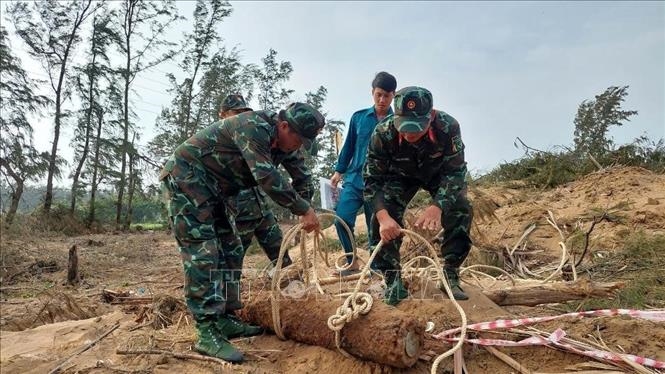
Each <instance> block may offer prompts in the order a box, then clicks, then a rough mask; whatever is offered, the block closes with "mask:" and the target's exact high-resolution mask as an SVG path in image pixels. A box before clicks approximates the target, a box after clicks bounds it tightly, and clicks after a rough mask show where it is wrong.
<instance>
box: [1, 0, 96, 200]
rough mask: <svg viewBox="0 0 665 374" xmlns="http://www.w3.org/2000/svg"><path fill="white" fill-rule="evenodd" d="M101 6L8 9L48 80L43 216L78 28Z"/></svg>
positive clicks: (50, 3)
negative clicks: (51, 107)
mask: <svg viewBox="0 0 665 374" xmlns="http://www.w3.org/2000/svg"><path fill="white" fill-rule="evenodd" d="M100 6H101V3H95V5H93V2H92V0H83V1H55V0H42V1H37V2H34V3H32V7H29V3H27V2H16V3H14V4H12V5H11V6H10V7H9V8H8V11H9V14H10V16H11V20H12V21H13V23H14V26H15V28H16V33H17V34H18V36H19V37H21V39H23V41H24V42H25V43H26V44H27V46H28V48H29V53H30V55H31V56H33V57H35V58H36V59H38V60H39V61H40V62H41V63H42V66H43V67H44V70H46V73H47V74H48V77H49V83H50V87H51V89H52V90H53V96H54V99H53V102H54V104H55V113H54V118H53V119H54V126H53V144H52V148H51V153H50V155H49V156H50V158H49V167H48V176H47V179H46V194H45V196H44V212H46V213H49V212H50V210H51V204H52V202H53V178H54V176H55V175H56V172H57V163H58V142H59V140H60V130H61V126H62V121H63V119H64V118H65V117H66V116H67V115H68V113H67V111H66V110H64V109H63V102H64V101H65V100H66V99H67V98H68V97H69V94H70V92H69V91H70V87H69V85H68V84H67V79H66V78H67V73H68V70H67V68H68V66H69V64H70V62H71V61H70V60H71V58H72V54H73V52H74V49H75V47H76V45H77V44H78V43H79V42H80V40H81V37H80V35H79V34H80V33H81V28H82V26H83V24H84V22H85V20H86V19H87V18H88V17H89V16H90V15H91V14H93V13H94V12H95V11H96V10H97V9H98V8H99V7H100Z"/></svg>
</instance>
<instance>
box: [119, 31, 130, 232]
mask: <svg viewBox="0 0 665 374" xmlns="http://www.w3.org/2000/svg"><path fill="white" fill-rule="evenodd" d="M127 44H128V46H129V42H128V43H127ZM126 68H127V71H126V73H125V74H126V75H125V97H124V103H123V108H124V109H123V111H124V118H123V129H122V131H123V136H122V149H121V150H120V152H121V153H122V163H121V166H120V180H119V181H118V201H117V202H116V206H115V209H116V210H115V224H116V226H117V227H118V228H119V226H120V215H121V214H122V199H123V197H124V196H123V195H124V193H125V171H126V170H127V142H128V140H129V74H130V72H129V69H130V68H131V60H130V52H129V48H127V66H126Z"/></svg>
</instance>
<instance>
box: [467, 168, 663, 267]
mask: <svg viewBox="0 0 665 374" xmlns="http://www.w3.org/2000/svg"><path fill="white" fill-rule="evenodd" d="M488 194H489V195H490V196H492V198H493V199H494V200H495V201H496V202H497V204H499V206H500V207H499V208H498V209H497V210H496V211H495V214H496V216H497V217H498V220H495V221H490V222H486V223H480V224H479V228H480V230H481V232H482V233H483V236H482V237H477V238H476V240H475V241H476V245H477V246H478V247H484V248H495V249H496V248H510V249H512V248H514V247H515V246H516V245H517V246H518V247H519V248H521V249H530V250H542V251H544V252H545V253H548V254H551V255H552V256H555V257H557V256H559V254H560V249H559V245H558V243H559V242H560V241H562V238H561V235H560V234H559V232H558V231H557V229H556V228H555V227H554V226H552V225H551V224H550V223H548V221H547V218H548V216H549V214H548V211H550V212H552V214H553V217H554V218H555V223H556V225H557V226H558V227H559V229H560V230H561V231H562V234H563V236H564V238H565V240H566V241H567V244H569V249H570V250H571V251H573V252H577V253H579V252H581V250H582V247H583V244H584V243H583V239H584V234H585V233H586V232H587V231H588V230H589V228H590V226H591V224H592V222H593V221H594V219H596V220H600V218H601V217H604V219H603V220H602V221H600V222H598V223H597V225H596V226H595V227H594V231H593V232H592V233H591V235H590V238H589V239H590V240H591V241H593V243H594V246H595V248H596V249H597V250H603V251H612V250H615V249H616V248H617V247H619V246H620V244H621V243H622V242H623V240H624V239H625V236H626V233H628V232H632V231H634V230H636V229H641V230H654V232H665V209H663V204H665V175H662V174H654V173H652V172H650V171H648V170H645V169H642V168H637V167H617V168H610V169H605V170H602V171H599V172H596V173H592V174H590V175H588V176H586V177H584V178H582V179H581V180H578V181H575V182H571V183H569V184H567V185H564V186H561V187H558V188H556V189H553V190H551V191H546V192H540V191H537V190H515V189H500V188H497V187H493V188H490V189H488ZM532 225H535V229H534V230H533V231H532V232H531V234H529V236H528V237H527V240H523V241H521V242H519V243H518V239H519V238H520V237H521V236H522V235H523V234H524V233H525V231H526V230H527V229H529V227H530V226H532Z"/></svg>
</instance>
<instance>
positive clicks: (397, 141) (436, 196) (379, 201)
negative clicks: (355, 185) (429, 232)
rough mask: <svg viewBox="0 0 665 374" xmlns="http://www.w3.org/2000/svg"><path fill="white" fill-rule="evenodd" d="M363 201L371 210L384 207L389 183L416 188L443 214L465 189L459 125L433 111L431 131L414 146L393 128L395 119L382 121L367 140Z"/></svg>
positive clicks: (464, 166)
mask: <svg viewBox="0 0 665 374" xmlns="http://www.w3.org/2000/svg"><path fill="white" fill-rule="evenodd" d="M363 176H364V179H365V190H364V197H365V200H367V201H371V202H372V204H373V206H374V211H379V210H381V209H384V208H385V204H384V196H385V195H386V194H387V193H390V192H389V191H390V188H391V184H392V183H391V182H397V181H405V182H406V183H408V184H409V185H414V184H415V185H418V186H420V187H422V188H423V189H425V190H427V191H428V192H429V193H430V195H432V199H433V203H434V204H436V205H437V206H438V207H440V208H441V209H442V210H443V211H446V210H447V208H448V207H449V206H450V205H451V204H452V203H453V202H454V201H455V200H456V199H457V196H458V194H459V193H464V192H465V189H466V181H465V179H464V178H465V176H466V162H465V161H464V143H462V137H461V134H460V126H459V123H458V122H457V120H455V118H453V117H451V116H450V115H448V114H447V113H444V112H442V111H436V118H435V120H434V121H433V122H432V124H431V126H430V130H429V131H428V133H427V134H425V136H424V137H423V138H422V139H420V140H419V141H418V142H417V143H414V144H410V143H408V142H407V141H406V140H403V139H402V138H401V137H400V135H399V132H398V131H397V129H396V128H395V125H394V116H388V117H386V118H385V119H384V120H383V121H381V122H380V123H379V124H378V125H377V126H376V129H375V130H374V133H373V134H372V138H371V139H370V143H369V148H368V153H367V161H366V163H365V169H364V174H363Z"/></svg>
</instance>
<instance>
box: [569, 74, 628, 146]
mask: <svg viewBox="0 0 665 374" xmlns="http://www.w3.org/2000/svg"><path fill="white" fill-rule="evenodd" d="M627 95H628V86H623V87H615V86H611V87H609V88H607V89H606V90H605V92H603V93H602V94H600V95H596V97H595V99H594V100H585V101H583V102H582V103H581V104H580V106H579V108H578V109H577V115H576V116H575V120H574V123H575V133H574V142H575V151H576V152H578V153H579V154H585V153H589V154H591V155H592V156H596V157H599V156H603V155H605V154H606V153H607V152H608V151H610V150H611V148H612V145H613V142H612V139H610V138H608V137H607V132H608V131H609V129H610V127H611V126H622V125H623V123H624V122H625V121H630V117H632V116H634V115H636V114H637V111H635V110H622V108H621V103H623V102H624V100H625V97H626V96H627Z"/></svg>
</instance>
